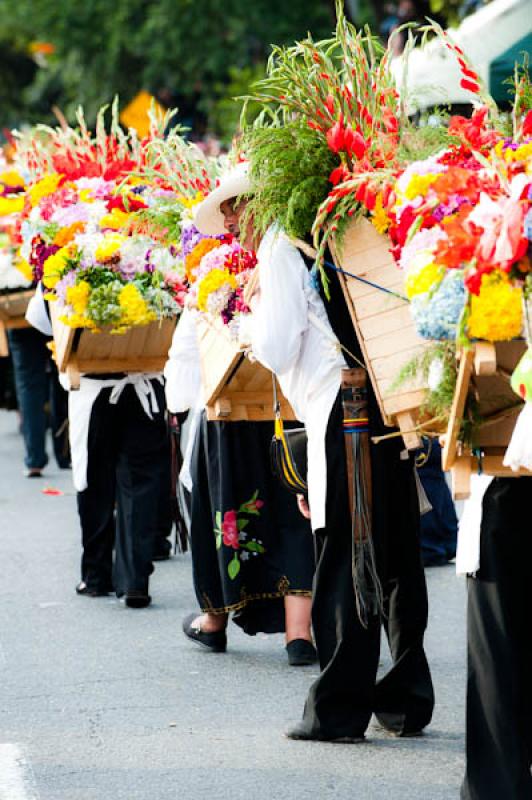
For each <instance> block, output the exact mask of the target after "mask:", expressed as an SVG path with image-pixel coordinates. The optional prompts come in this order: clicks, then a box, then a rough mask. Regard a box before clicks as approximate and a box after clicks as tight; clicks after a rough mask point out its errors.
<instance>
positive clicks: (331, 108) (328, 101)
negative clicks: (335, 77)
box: [320, 94, 334, 116]
mask: <svg viewBox="0 0 532 800" xmlns="http://www.w3.org/2000/svg"><path fill="white" fill-rule="evenodd" d="M325 105H326V107H327V111H328V112H329V114H331V115H332V114H334V97H333V96H332V94H328V95H327V99H326V100H325ZM320 116H321V115H320Z"/></svg>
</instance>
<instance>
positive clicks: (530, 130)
mask: <svg viewBox="0 0 532 800" xmlns="http://www.w3.org/2000/svg"><path fill="white" fill-rule="evenodd" d="M523 136H532V110H531V111H529V112H528V114H527V115H526V117H525V119H524V121H523Z"/></svg>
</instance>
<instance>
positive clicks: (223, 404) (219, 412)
mask: <svg viewBox="0 0 532 800" xmlns="http://www.w3.org/2000/svg"><path fill="white" fill-rule="evenodd" d="M232 410H233V404H232V403H231V400H230V399H229V398H228V397H219V398H218V400H215V402H214V413H215V414H216V418H217V419H224V418H225V417H229V416H231V411H232Z"/></svg>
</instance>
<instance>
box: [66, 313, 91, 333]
mask: <svg viewBox="0 0 532 800" xmlns="http://www.w3.org/2000/svg"><path fill="white" fill-rule="evenodd" d="M59 321H60V322H63V323H64V324H65V325H68V327H69V328H88V329H89V330H93V331H96V330H97V328H96V323H94V322H93V321H92V320H91V319H89V318H88V317H86V316H85V314H69V315H68V316H67V315H66V314H63V315H62V316H61V317H59Z"/></svg>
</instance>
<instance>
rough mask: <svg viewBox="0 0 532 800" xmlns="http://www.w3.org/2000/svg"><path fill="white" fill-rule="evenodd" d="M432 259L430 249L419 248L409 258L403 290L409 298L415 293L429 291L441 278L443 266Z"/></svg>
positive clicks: (443, 271) (443, 270)
mask: <svg viewBox="0 0 532 800" xmlns="http://www.w3.org/2000/svg"><path fill="white" fill-rule="evenodd" d="M432 259H433V254H432V252H431V251H430V250H421V251H420V252H419V253H416V255H415V256H414V258H413V259H412V260H411V262H410V264H409V270H408V274H407V276H406V280H405V291H406V296H407V297H408V299H409V300H411V299H412V298H413V297H415V296H416V295H417V294H425V292H429V291H430V290H431V289H432V288H433V287H434V286H437V285H438V284H439V283H440V281H441V280H442V278H443V275H444V273H445V268H444V267H442V266H439V265H437V264H435V263H434V262H433V260H432Z"/></svg>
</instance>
